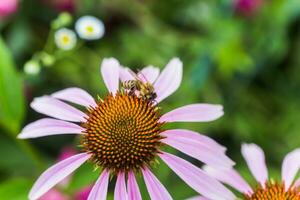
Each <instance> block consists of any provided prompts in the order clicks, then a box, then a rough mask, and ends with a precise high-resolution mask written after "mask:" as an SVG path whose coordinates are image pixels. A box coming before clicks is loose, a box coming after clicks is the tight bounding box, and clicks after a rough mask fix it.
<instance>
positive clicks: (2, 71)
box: [0, 37, 24, 135]
mask: <svg viewBox="0 0 300 200" xmlns="http://www.w3.org/2000/svg"><path fill="white" fill-rule="evenodd" d="M23 117H24V96H23V91H22V80H21V78H20V75H19V74H18V73H17V72H16V69H15V64H14V62H13V58H12V55H11V52H10V50H9V49H8V48H7V47H6V45H5V43H4V41H3V39H2V38H1V37H0V125H2V126H3V127H4V128H5V129H7V130H8V131H9V132H10V133H11V134H14V135H16V134H17V133H18V130H19V128H20V125H21V123H22V120H23Z"/></svg>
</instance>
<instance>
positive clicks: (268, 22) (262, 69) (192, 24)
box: [0, 0, 300, 200]
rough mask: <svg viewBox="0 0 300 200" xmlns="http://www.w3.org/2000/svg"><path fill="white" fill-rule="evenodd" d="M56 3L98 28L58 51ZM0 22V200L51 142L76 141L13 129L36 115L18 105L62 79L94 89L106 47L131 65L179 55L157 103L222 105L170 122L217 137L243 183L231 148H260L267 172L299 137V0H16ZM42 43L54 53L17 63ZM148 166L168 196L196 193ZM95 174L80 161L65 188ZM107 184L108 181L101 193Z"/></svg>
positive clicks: (28, 180) (62, 83)
mask: <svg viewBox="0 0 300 200" xmlns="http://www.w3.org/2000/svg"><path fill="white" fill-rule="evenodd" d="M62 2H64V3H65V4H66V5H61V3H62ZM62 11H69V12H70V13H71V15H72V18H73V22H70V23H69V24H68V27H69V28H71V29H73V27H74V21H76V19H78V18H79V17H80V16H83V15H87V14H88V15H93V16H96V17H98V18H99V19H101V20H102V21H103V22H104V24H105V28H106V33H105V35H104V37H103V38H102V39H100V40H97V41H92V42H85V41H80V42H79V44H78V45H77V46H76V48H75V49H73V50H71V51H61V50H57V49H56V47H55V45H54V43H53V21H55V20H57V17H58V15H59V13H60V12H62ZM0 21H1V22H0V31H1V36H0V37H1V39H0V158H1V159H0V197H1V199H7V200H19V199H20V200H21V199H27V197H26V196H27V193H28V191H29V189H30V187H31V186H32V183H33V182H34V181H35V180H36V178H37V177H38V176H39V175H40V174H41V172H42V171H43V170H45V169H46V168H47V167H49V166H50V165H52V164H53V163H54V162H55V161H56V160H57V157H58V155H59V154H60V152H61V150H62V149H63V148H64V147H66V146H73V147H76V146H77V144H78V140H77V139H76V138H75V137H73V136H52V137H44V138H38V139H34V140H17V139H16V136H17V134H18V133H19V132H20V130H21V128H22V127H23V126H24V125H26V124H27V123H29V122H32V121H34V120H36V119H39V118H41V117H42V115H40V114H37V113H36V112H34V111H33V110H32V109H31V108H30V107H29V104H30V102H31V101H32V99H33V97H36V96H41V95H43V94H50V93H52V92H54V91H57V90H61V89H63V88H66V87H70V86H76V87H80V88H83V89H85V90H87V91H89V92H90V93H91V94H92V95H93V96H95V97H96V96H97V94H99V95H100V96H104V95H105V94H106V88H105V87H104V84H103V81H102V78H101V76H100V73H99V65H100V62H101V60H102V59H103V58H104V57H115V58H117V59H118V60H119V61H120V63H121V64H123V65H125V66H130V67H131V68H133V69H141V68H142V67H143V66H145V65H148V64H152V65H155V66H158V67H160V68H163V67H164V65H165V64H166V63H167V62H168V61H169V60H170V59H171V58H172V57H175V56H177V57H179V58H180V59H181V60H182V61H183V63H184V77H183V81H182V85H181V87H180V88H179V89H178V90H177V91H176V93H174V94H173V95H172V96H171V97H170V98H168V99H166V100H165V101H164V102H163V103H162V104H161V106H162V108H163V112H167V111H168V110H171V109H174V108H176V107H179V106H182V105H186V104H190V103H196V102H208V103H218V104H222V105H223V106H224V110H225V115H224V116H223V117H222V118H220V119H219V120H217V121H215V122H210V123H176V124H173V125H172V126H173V127H177V128H188V129H192V130H195V131H198V132H200V133H203V134H206V135H209V136H210V137H212V138H214V139H215V140H217V141H218V142H219V143H221V144H223V145H225V146H226V147H227V148H228V155H229V156H230V157H231V158H232V159H233V160H235V161H236V163H237V168H238V169H239V170H240V171H241V173H242V174H243V175H244V176H245V177H246V178H247V179H249V181H252V183H254V181H253V178H251V176H250V172H249V171H248V169H247V167H246V165H245V162H244V160H243V159H242V157H241V154H240V146H241V144H242V143H243V142H253V143H256V144H258V145H260V146H261V147H262V148H263V149H264V151H265V153H266V158H267V164H268V166H269V169H270V171H271V175H272V176H273V177H275V178H276V177H279V175H280V169H281V161H282V159H283V157H284V155H285V154H287V153H288V152H289V151H291V150H293V149H295V148H297V147H299V146H300V123H299V122H300V103H299V102H300V92H299V91H300V75H299V74H300V67H299V65H300V3H299V1H298V0H272V1H267V0H187V1H182V0H168V1H161V0H132V1H124V0H110V1H105V0H102V1H97V0H81V1H77V2H76V1H75V0H74V1H73V0H67V1H65V0H63V1H56V0H52V1H42V0H23V1H21V2H19V5H18V9H17V11H16V12H15V13H13V14H11V15H10V16H7V17H2V18H0ZM51 24H52V25H51ZM51 27H52V28H51ZM47 38H48V39H47ZM42 51H43V52H46V53H48V54H49V55H50V56H54V59H55V61H54V63H53V64H50V65H45V63H43V62H41V63H39V64H40V66H41V71H40V73H39V74H36V75H30V74H26V73H24V71H23V66H24V64H25V63H26V62H27V61H28V60H30V59H32V58H35V57H36V56H39V55H40V53H41V52H42ZM78 150H79V149H78ZM179 155H180V156H181V157H184V158H186V159H188V160H190V161H191V162H194V163H195V164H197V165H199V166H201V163H198V162H195V160H193V159H190V158H189V157H186V156H184V155H183V154H179ZM154 172H155V174H156V175H157V176H158V178H159V179H160V180H161V182H162V183H163V184H164V185H165V186H166V188H167V189H168V190H169V191H170V193H171V195H172V196H173V197H174V199H175V200H177V199H178V200H181V199H184V198H187V197H191V196H193V195H195V194H196V193H195V192H194V191H193V190H192V189H190V188H189V187H188V186H186V185H185V184H184V183H183V182H182V181H181V180H180V179H179V178H178V177H177V176H176V175H175V174H174V173H173V172H171V171H170V169H168V168H167V167H166V166H165V165H164V164H163V163H162V162H161V165H159V167H157V168H155V169H154ZM98 174H99V171H96V172H93V166H92V165H88V164H87V165H84V166H83V167H81V168H80V169H79V170H78V171H77V172H76V173H75V175H74V176H73V177H72V181H71V183H70V185H69V186H68V187H67V188H64V192H65V194H66V195H71V194H73V193H74V192H75V191H77V190H79V189H80V188H82V187H84V186H87V185H89V184H92V183H93V181H94V180H95V179H96V178H97V175H98ZM139 181H140V182H141V184H140V185H141V188H142V193H143V197H144V198H145V199H149V197H148V194H147V192H146V190H145V185H144V183H142V180H141V177H139ZM113 190H114V187H113V185H111V186H110V192H109V195H110V197H109V198H110V199H112V196H113ZM71 199H72V198H71Z"/></svg>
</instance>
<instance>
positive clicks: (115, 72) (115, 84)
mask: <svg viewBox="0 0 300 200" xmlns="http://www.w3.org/2000/svg"><path fill="white" fill-rule="evenodd" d="M119 68H120V64H119V62H118V61H117V60H116V59H114V58H105V59H103V61H102V64H101V74H102V77H103V81H104V83H105V85H106V87H107V89H108V91H109V92H111V93H112V94H116V92H117V91H118V89H119Z"/></svg>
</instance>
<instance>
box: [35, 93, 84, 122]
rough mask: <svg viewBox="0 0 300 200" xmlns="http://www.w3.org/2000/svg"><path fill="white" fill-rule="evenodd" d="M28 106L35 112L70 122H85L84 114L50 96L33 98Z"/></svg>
mask: <svg viewBox="0 0 300 200" xmlns="http://www.w3.org/2000/svg"><path fill="white" fill-rule="evenodd" d="M30 106H31V107H32V108H33V109H34V110H35V111H37V112H39V113H42V114H45V115H48V116H50V117H54V118H57V119H62V120H66V121H72V122H82V121H85V119H84V118H85V117H87V115H86V114H84V113H83V112H81V111H80V110H78V109H76V108H74V107H72V106H70V105H68V104H66V103H64V102H62V101H60V100H58V99H55V98H53V97H50V96H43V97H39V98H35V99H34V100H33V102H32V103H31V104H30Z"/></svg>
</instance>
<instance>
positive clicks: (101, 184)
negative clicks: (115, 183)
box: [88, 170, 109, 200]
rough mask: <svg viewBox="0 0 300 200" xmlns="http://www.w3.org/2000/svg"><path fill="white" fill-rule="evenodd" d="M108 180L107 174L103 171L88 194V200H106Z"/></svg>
mask: <svg viewBox="0 0 300 200" xmlns="http://www.w3.org/2000/svg"><path fill="white" fill-rule="evenodd" d="M108 179H109V172H108V171H107V170H104V171H103V172H102V174H101V176H100V177H99V178H98V180H97V182H96V184H95V185H94V187H93V189H92V191H91V192H90V194H89V197H88V200H106V196H107V188H108Z"/></svg>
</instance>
